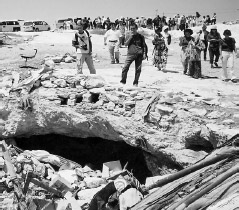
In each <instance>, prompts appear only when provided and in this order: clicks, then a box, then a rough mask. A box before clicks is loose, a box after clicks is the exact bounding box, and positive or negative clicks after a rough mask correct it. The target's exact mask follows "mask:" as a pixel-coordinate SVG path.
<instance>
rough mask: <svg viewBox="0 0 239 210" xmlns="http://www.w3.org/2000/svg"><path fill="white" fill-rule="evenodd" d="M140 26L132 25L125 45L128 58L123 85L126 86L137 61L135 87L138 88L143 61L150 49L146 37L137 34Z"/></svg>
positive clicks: (123, 75) (123, 74)
mask: <svg viewBox="0 0 239 210" xmlns="http://www.w3.org/2000/svg"><path fill="white" fill-rule="evenodd" d="M137 29H138V26H137V25H136V24H132V25H131V26H130V31H131V34H130V36H129V38H128V39H127V40H126V42H125V45H126V46H128V52H127V58H126V60H125V64H124V67H123V69H122V79H121V81H120V82H121V83H122V84H126V79H127V73H128V71H129V67H130V65H131V63H132V62H133V61H135V78H134V82H133V85H134V86H138V82H139V77H140V73H141V67H142V61H143V60H144V59H146V58H147V53H148V48H147V45H146V43H145V39H144V36H143V35H141V34H139V33H138V32H137Z"/></svg>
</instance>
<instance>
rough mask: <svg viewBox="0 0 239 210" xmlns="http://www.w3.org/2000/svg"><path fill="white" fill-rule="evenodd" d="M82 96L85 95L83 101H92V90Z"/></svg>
mask: <svg viewBox="0 0 239 210" xmlns="http://www.w3.org/2000/svg"><path fill="white" fill-rule="evenodd" d="M82 97H83V100H82V101H83V102H88V103H91V101H92V95H91V94H90V92H87V93H84V94H83V95H82Z"/></svg>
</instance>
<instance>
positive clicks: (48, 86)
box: [41, 80, 57, 88]
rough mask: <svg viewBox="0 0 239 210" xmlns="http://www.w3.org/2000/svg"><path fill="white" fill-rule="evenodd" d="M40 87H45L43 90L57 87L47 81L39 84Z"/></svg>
mask: <svg viewBox="0 0 239 210" xmlns="http://www.w3.org/2000/svg"><path fill="white" fill-rule="evenodd" d="M41 84H42V86H43V87H45V88H56V87H57V85H56V84H53V83H52V82H51V81H49V80H46V81H42V82H41Z"/></svg>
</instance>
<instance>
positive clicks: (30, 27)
mask: <svg viewBox="0 0 239 210" xmlns="http://www.w3.org/2000/svg"><path fill="white" fill-rule="evenodd" d="M50 29H51V27H50V26H49V25H48V23H46V22H45V21H25V22H24V24H23V31H49V30H50Z"/></svg>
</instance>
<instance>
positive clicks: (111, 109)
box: [107, 101, 115, 111]
mask: <svg viewBox="0 0 239 210" xmlns="http://www.w3.org/2000/svg"><path fill="white" fill-rule="evenodd" d="M114 108H115V104H114V102H112V101H110V102H109V103H108V104H107V110H109V111H113V110H114Z"/></svg>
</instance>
